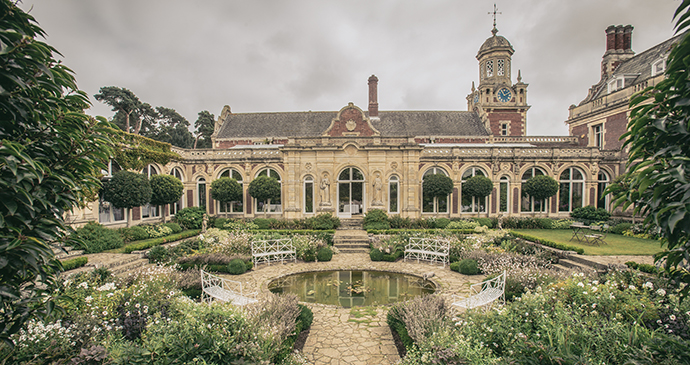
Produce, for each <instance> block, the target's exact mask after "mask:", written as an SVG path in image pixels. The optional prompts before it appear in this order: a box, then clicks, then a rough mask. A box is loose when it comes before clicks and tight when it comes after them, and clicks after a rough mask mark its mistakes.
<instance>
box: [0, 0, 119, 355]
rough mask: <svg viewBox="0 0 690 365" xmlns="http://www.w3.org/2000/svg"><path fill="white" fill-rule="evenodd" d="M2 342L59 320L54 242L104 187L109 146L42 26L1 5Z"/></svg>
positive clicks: (7, 4) (63, 237) (101, 123)
mask: <svg viewBox="0 0 690 365" xmlns="http://www.w3.org/2000/svg"><path fill="white" fill-rule="evenodd" d="M0 1H2V4H1V6H0V45H1V47H0V53H1V56H0V312H1V313H2V315H1V319H0V340H3V341H6V342H9V341H10V339H9V336H10V335H11V334H13V333H16V332H17V331H18V330H19V328H20V327H21V326H22V324H23V323H24V322H25V321H27V320H28V319H29V318H31V317H33V316H46V315H49V314H50V313H51V311H52V310H53V309H55V306H54V303H55V302H54V300H53V298H52V297H51V293H52V289H53V287H54V285H55V279H56V275H57V273H58V272H59V270H60V269H61V265H60V263H59V261H58V260H56V259H55V256H54V254H53V251H52V249H51V247H50V244H52V243H56V242H59V241H63V240H66V239H67V238H66V232H68V229H67V227H66V225H65V222H64V220H63V216H64V214H65V213H66V212H67V211H69V210H71V209H74V208H76V207H78V206H79V205H80V204H81V203H82V202H83V200H84V199H85V198H87V197H89V196H90V195H91V194H92V193H93V192H94V191H97V190H98V189H99V187H100V180H99V176H100V171H101V170H102V169H105V168H106V162H107V161H108V158H109V156H110V154H111V146H110V144H111V142H110V140H109V139H108V137H107V132H106V131H105V130H104V127H105V126H109V123H107V121H105V119H102V118H99V119H92V118H90V117H88V116H87V115H85V114H84V112H83V111H84V109H86V108H88V107H89V102H88V97H87V96H86V94H85V93H83V92H81V91H79V90H78V89H77V85H76V81H75V79H74V76H73V72H72V71H71V70H70V69H69V68H67V67H65V66H64V65H63V64H62V63H60V62H58V60H56V58H55V54H59V53H58V52H57V50H56V49H55V48H53V47H51V46H50V45H48V44H46V43H44V42H42V41H39V40H38V39H36V38H37V37H45V34H44V32H43V30H42V29H41V28H40V27H39V26H38V25H37V23H36V21H35V19H34V18H33V17H32V16H31V15H29V14H27V13H25V12H24V11H22V10H21V9H19V8H18V7H17V6H16V5H14V3H13V2H11V1H8V0H0Z"/></svg>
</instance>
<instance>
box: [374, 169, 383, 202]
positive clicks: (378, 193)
mask: <svg viewBox="0 0 690 365" xmlns="http://www.w3.org/2000/svg"><path fill="white" fill-rule="evenodd" d="M375 176H376V178H375V179H374V201H373V202H371V205H383V198H382V196H383V181H381V174H380V173H378V172H377V173H376V175H375Z"/></svg>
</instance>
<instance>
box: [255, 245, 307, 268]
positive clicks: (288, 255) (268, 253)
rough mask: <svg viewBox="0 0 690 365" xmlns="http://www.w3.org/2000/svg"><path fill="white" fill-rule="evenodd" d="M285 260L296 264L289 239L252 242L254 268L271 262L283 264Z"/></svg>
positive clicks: (295, 257)
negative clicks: (262, 263)
mask: <svg viewBox="0 0 690 365" xmlns="http://www.w3.org/2000/svg"><path fill="white" fill-rule="evenodd" d="M285 260H294V261H295V262H297V254H296V252H295V246H294V245H293V244H292V239H291V238H283V239H278V240H265V241H253V242H252V261H253V262H254V266H256V265H258V264H259V263H261V262H265V263H267V264H268V263H270V262H271V261H280V262H281V263H284V262H285Z"/></svg>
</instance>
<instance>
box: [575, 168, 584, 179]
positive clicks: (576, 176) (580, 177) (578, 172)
mask: <svg viewBox="0 0 690 365" xmlns="http://www.w3.org/2000/svg"><path fill="white" fill-rule="evenodd" d="M573 180H583V177H582V172H581V171H580V170H578V169H573Z"/></svg>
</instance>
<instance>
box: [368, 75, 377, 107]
mask: <svg viewBox="0 0 690 365" xmlns="http://www.w3.org/2000/svg"><path fill="white" fill-rule="evenodd" d="M378 85H379V79H378V78H376V76H374V75H371V77H369V117H378V116H379V103H378V96H377V94H378Z"/></svg>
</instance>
